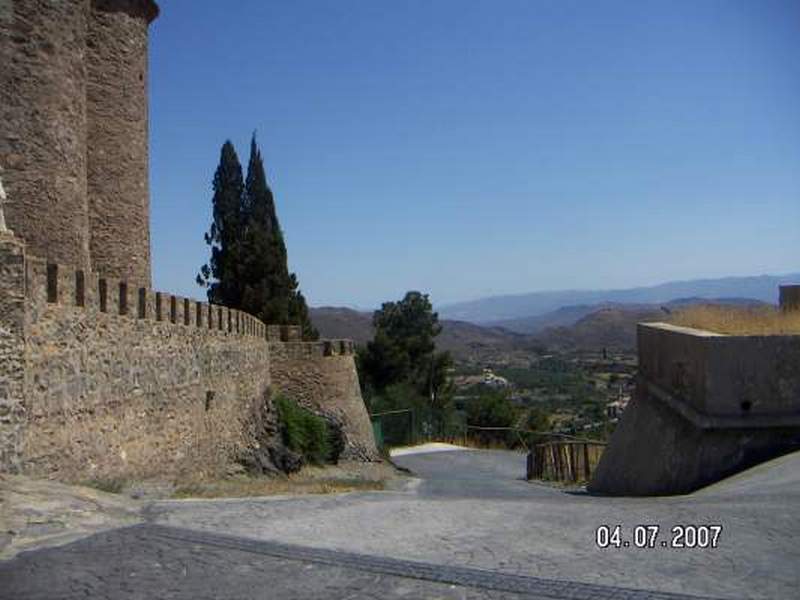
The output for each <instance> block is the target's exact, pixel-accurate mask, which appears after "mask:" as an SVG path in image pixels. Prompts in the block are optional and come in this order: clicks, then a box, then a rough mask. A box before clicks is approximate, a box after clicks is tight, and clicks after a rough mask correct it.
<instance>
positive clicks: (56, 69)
mask: <svg viewBox="0 0 800 600" xmlns="http://www.w3.org/2000/svg"><path fill="white" fill-rule="evenodd" d="M88 14H89V0H53V1H49V2H41V1H36V0H2V1H0V164H2V166H3V168H4V173H3V183H4V184H5V187H6V191H7V192H8V196H9V199H10V201H9V203H8V204H7V205H6V206H5V207H4V208H5V214H6V220H7V223H8V226H9V227H10V228H11V229H12V230H14V232H15V234H16V235H17V236H18V237H20V238H22V239H23V240H24V241H25V242H26V245H27V248H28V252H29V253H31V254H34V255H37V256H40V257H43V258H47V259H48V260H50V261H53V262H60V263H64V264H72V265H75V266H76V267H80V268H86V267H88V266H89V263H90V261H89V225H88V218H89V217H88V204H87V194H86V78H87V73H86V63H85V60H84V58H85V54H86V33H87V25H88V23H87V19H88Z"/></svg>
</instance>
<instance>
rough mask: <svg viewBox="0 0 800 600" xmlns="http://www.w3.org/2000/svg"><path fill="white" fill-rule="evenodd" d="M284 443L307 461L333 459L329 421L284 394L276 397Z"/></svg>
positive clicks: (323, 461)
mask: <svg viewBox="0 0 800 600" xmlns="http://www.w3.org/2000/svg"><path fill="white" fill-rule="evenodd" d="M275 406H276V407H277V409H278V418H279V419H280V425H281V435H282V436H283V443H284V444H286V446H287V447H288V448H289V449H290V450H292V451H293V452H297V453H298V454H301V455H302V456H303V458H305V460H306V461H307V462H310V463H313V464H316V465H320V464H324V463H326V462H329V461H330V460H331V455H332V448H331V437H332V436H331V432H330V431H329V427H328V422H327V421H326V420H325V419H323V418H322V417H319V416H317V415H315V414H314V413H312V412H311V411H309V410H307V409H305V408H303V407H302V406H300V405H298V404H297V403H296V402H294V401H292V400H289V399H288V398H285V397H283V396H279V397H278V398H276V399H275Z"/></svg>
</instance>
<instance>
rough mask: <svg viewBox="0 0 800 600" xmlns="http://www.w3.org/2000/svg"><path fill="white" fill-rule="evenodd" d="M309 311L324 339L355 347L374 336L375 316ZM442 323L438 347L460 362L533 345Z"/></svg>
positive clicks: (509, 335) (502, 333) (497, 331)
mask: <svg viewBox="0 0 800 600" xmlns="http://www.w3.org/2000/svg"><path fill="white" fill-rule="evenodd" d="M309 312H310V315H311V321H312V322H313V323H314V326H315V327H316V328H317V329H318V330H319V332H320V334H321V335H322V337H326V338H348V339H352V340H353V341H355V342H356V344H366V343H367V342H368V341H370V340H371V339H372V337H373V335H374V329H373V327H372V313H369V312H361V311H357V310H353V309H351V308H342V307H332V306H324V307H320V308H311V309H309ZM441 324H442V333H441V334H439V336H438V337H437V338H436V347H437V348H438V349H439V350H448V351H450V352H451V353H452V354H453V355H454V356H455V357H456V358H460V359H467V358H473V359H474V358H479V357H480V358H487V357H488V356H491V355H494V354H496V353H498V352H510V351H515V350H524V349H526V348H527V347H528V346H529V345H530V344H531V343H532V338H531V337H530V336H525V335H521V334H519V333H515V332H512V331H508V330H506V329H503V328H500V327H485V326H480V325H475V324H474V323H467V322H465V321H452V320H448V319H444V320H442V321H441Z"/></svg>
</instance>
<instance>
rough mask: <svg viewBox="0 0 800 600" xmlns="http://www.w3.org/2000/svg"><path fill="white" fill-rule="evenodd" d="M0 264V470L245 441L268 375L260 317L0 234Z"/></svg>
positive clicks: (200, 453) (214, 450) (187, 452)
mask: <svg viewBox="0 0 800 600" xmlns="http://www.w3.org/2000/svg"><path fill="white" fill-rule="evenodd" d="M0 269H1V271H0V275H2V282H3V289H2V292H1V293H0V299H2V301H3V302H4V306H3V307H2V308H3V309H4V310H3V312H2V321H3V322H2V327H0V354H1V355H2V356H3V357H4V358H6V359H10V360H4V361H3V364H2V366H0V394H2V396H0V398H1V399H0V406H2V407H6V408H3V409H0V414H1V415H3V416H2V417H0V440H1V441H0V443H2V448H0V456H2V464H0V470H21V471H24V472H27V473H30V474H34V475H47V476H56V477H61V478H64V479H74V478H76V477H81V478H86V477H90V476H94V475H96V476H121V475H125V474H135V475H137V476H148V475H154V474H159V475H166V474H173V473H175V472H176V471H179V470H181V469H185V468H187V465H188V464H192V465H194V466H195V467H196V466H197V464H208V463H209V462H213V461H215V460H222V459H223V458H224V456H225V454H226V451H227V450H231V451H235V450H236V449H237V444H242V443H244V442H245V439H244V433H245V431H244V428H245V423H246V419H247V418H248V415H249V414H250V410H251V409H252V407H253V403H257V402H263V401H264V398H265V394H266V392H267V390H268V388H269V384H270V378H269V373H270V369H269V349H268V342H267V340H266V327H265V326H264V324H263V323H261V322H260V321H258V320H257V319H255V318H254V317H252V316H250V315H247V314H245V313H242V312H240V311H235V310H229V309H226V308H223V307H219V306H212V305H209V304H206V303H202V302H194V301H189V300H188V299H185V298H180V297H178V296H173V295H170V294H162V293H158V292H152V291H150V290H148V289H146V288H141V289H137V290H131V289H128V288H127V283H126V282H121V281H119V280H113V281H112V280H108V279H101V278H100V277H99V276H97V275H96V274H91V273H88V272H83V271H76V270H75V269H68V268H65V267H62V266H57V265H54V264H48V263H47V262H45V261H44V260H42V259H37V258H33V257H24V252H23V247H22V245H21V244H19V243H18V242H3V243H2V244H1V245H0ZM5 305H7V306H5Z"/></svg>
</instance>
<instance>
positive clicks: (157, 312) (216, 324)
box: [25, 257, 299, 339]
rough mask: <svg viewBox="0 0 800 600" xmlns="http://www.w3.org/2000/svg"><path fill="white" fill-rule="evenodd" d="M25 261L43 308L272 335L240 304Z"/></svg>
mask: <svg viewBox="0 0 800 600" xmlns="http://www.w3.org/2000/svg"><path fill="white" fill-rule="evenodd" d="M26 267H27V268H26V278H25V279H26V290H25V295H26V297H27V298H28V299H29V300H30V301H31V303H32V305H33V307H34V308H37V309H39V310H41V309H42V308H43V307H44V306H46V305H48V304H56V305H61V306H69V307H73V308H79V309H83V310H86V311H87V312H89V313H92V312H94V313H100V314H107V315H113V316H117V317H121V318H129V319H132V320H143V321H155V322H161V323H165V324H167V323H168V324H172V325H176V326H183V327H195V328H198V329H206V330H210V331H219V332H222V333H227V334H232V335H239V336H250V337H260V338H262V339H263V338H266V337H267V333H268V326H267V325H265V324H264V323H262V322H261V321H260V320H259V319H257V318H256V317H254V316H252V315H250V314H248V313H245V312H242V311H240V310H235V309H231V308H227V307H225V306H220V305H216V304H210V303H208V302H200V301H197V300H192V299H190V298H184V297H182V296H177V295H175V294H170V293H167V292H160V291H155V290H151V289H149V288H146V287H139V286H136V285H135V284H132V283H130V282H128V281H125V280H120V279H112V278H107V277H104V276H102V275H100V274H98V273H93V272H91V271H84V270H82V269H75V268H72V267H68V266H64V265H59V264H55V263H48V262H47V261H45V260H43V259H39V258H35V257H28V258H27V260H26ZM279 329H280V328H279ZM283 329H292V328H283ZM294 329H298V330H299V328H294ZM281 335H282V336H283V337H281V338H280V339H284V338H285V339H292V338H293V337H294V333H293V332H292V333H290V332H288V331H285V332H283V331H282V332H281Z"/></svg>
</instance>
